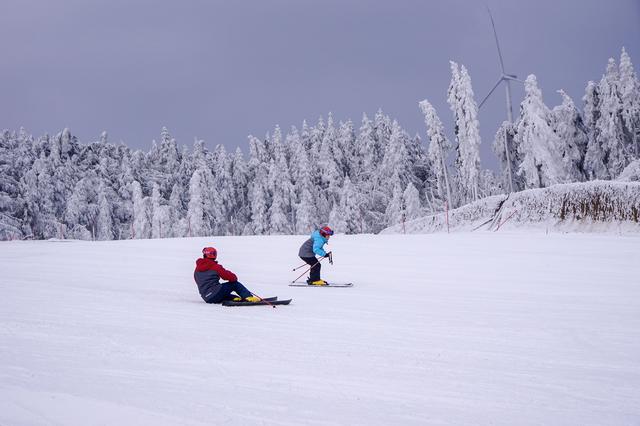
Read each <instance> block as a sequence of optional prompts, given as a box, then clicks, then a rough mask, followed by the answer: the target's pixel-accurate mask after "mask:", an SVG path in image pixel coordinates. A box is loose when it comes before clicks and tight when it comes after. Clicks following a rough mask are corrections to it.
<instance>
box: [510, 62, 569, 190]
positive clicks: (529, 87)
mask: <svg viewBox="0 0 640 426" xmlns="http://www.w3.org/2000/svg"><path fill="white" fill-rule="evenodd" d="M515 140H516V145H517V146H518V149H519V150H520V156H521V158H522V162H521V163H520V165H519V168H518V173H519V174H521V175H522V176H523V177H524V179H525V185H526V188H544V187H547V186H550V185H554V184H557V183H565V182H568V181H569V177H568V175H567V172H566V170H565V168H564V163H563V161H562V158H561V157H560V153H559V149H558V147H559V145H560V139H559V138H558V136H557V135H556V134H555V132H554V131H553V128H552V126H551V111H549V108H547V106H546V105H545V104H544V102H543V101H542V92H541V91H540V89H539V88H538V82H537V80H536V76H535V75H533V74H531V75H529V76H528V77H527V80H526V81H525V98H524V100H523V101H522V103H521V104H520V118H519V120H518V124H517V133H516V137H515Z"/></svg>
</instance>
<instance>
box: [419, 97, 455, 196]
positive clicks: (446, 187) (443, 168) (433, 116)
mask: <svg viewBox="0 0 640 426" xmlns="http://www.w3.org/2000/svg"><path fill="white" fill-rule="evenodd" d="M420 109H421V110H422V113H423V114H424V122H425V125H426V126H427V135H428V136H429V141H430V142H429V150H428V156H429V160H430V161H431V165H432V169H433V174H434V177H435V180H436V188H437V195H438V197H439V198H440V199H441V200H445V201H447V202H448V204H449V207H453V204H452V202H453V200H452V197H451V185H450V182H449V173H448V171H447V157H448V156H449V152H450V151H451V148H452V145H451V142H449V140H448V139H447V137H446V135H445V133H444V126H443V125H442V121H440V118H439V117H438V114H437V113H436V110H435V108H434V107H433V106H432V105H431V104H430V103H429V101H427V100H426V99H425V100H423V101H422V102H420Z"/></svg>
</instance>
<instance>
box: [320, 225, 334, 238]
mask: <svg viewBox="0 0 640 426" xmlns="http://www.w3.org/2000/svg"><path fill="white" fill-rule="evenodd" d="M320 235H322V236H323V237H327V236H331V235H333V229H331V228H329V227H328V226H325V227H324V228H320Z"/></svg>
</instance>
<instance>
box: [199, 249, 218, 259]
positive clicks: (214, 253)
mask: <svg viewBox="0 0 640 426" xmlns="http://www.w3.org/2000/svg"><path fill="white" fill-rule="evenodd" d="M202 254H203V255H204V257H206V258H208V259H215V258H216V257H218V250H216V249H215V248H213V247H205V248H203V249H202Z"/></svg>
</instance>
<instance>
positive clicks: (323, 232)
mask: <svg viewBox="0 0 640 426" xmlns="http://www.w3.org/2000/svg"><path fill="white" fill-rule="evenodd" d="M332 235H333V230H332V229H331V228H329V227H328V226H325V227H324V228H320V229H318V230H315V231H313V232H312V233H311V238H309V239H308V240H307V241H305V242H304V243H302V245H301V246H300V250H299V251H298V256H300V259H302V260H304V261H305V262H306V263H307V264H309V265H310V266H311V270H310V277H309V279H307V284H309V285H327V282H326V281H325V280H322V279H320V261H319V260H318V259H316V255H318V256H321V257H329V255H330V254H331V252H328V253H327V252H325V251H324V248H323V247H324V245H325V244H327V243H328V242H329V238H330V237H331V236H332Z"/></svg>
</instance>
